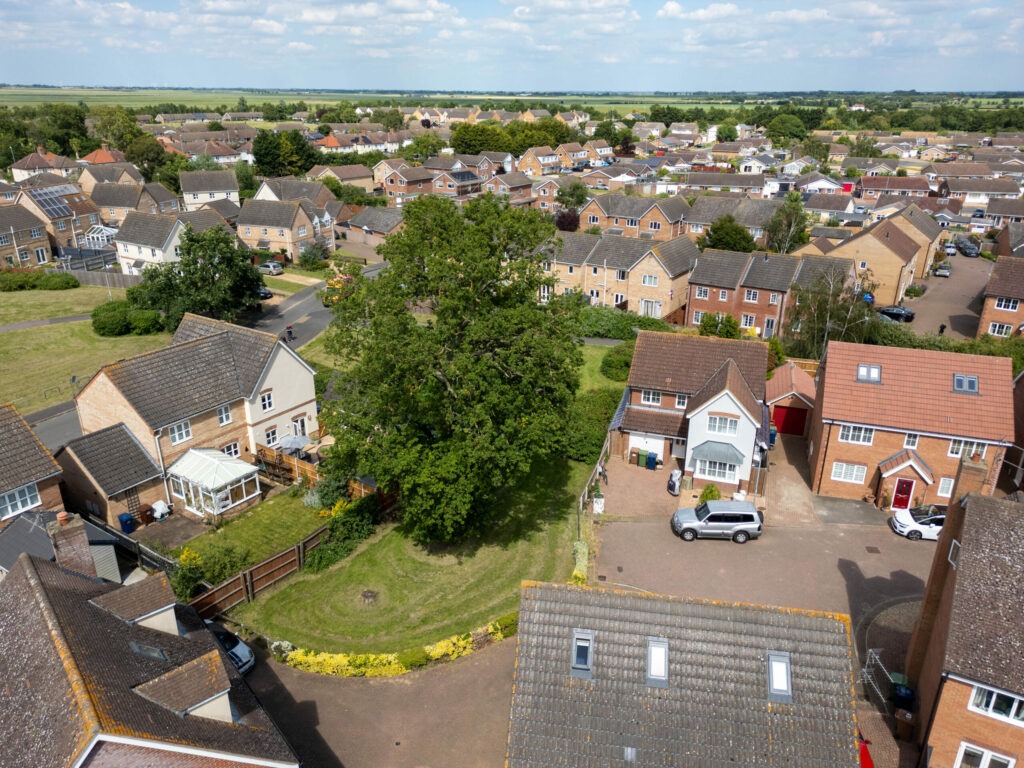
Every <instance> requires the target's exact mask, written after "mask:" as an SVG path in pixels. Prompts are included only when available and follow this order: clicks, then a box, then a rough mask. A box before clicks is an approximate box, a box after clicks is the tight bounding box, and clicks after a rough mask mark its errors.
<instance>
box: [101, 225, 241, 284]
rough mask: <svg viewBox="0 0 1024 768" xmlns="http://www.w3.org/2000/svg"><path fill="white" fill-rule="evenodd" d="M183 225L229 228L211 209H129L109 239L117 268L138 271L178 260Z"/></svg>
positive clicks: (130, 272) (203, 228)
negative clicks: (167, 211)
mask: <svg viewBox="0 0 1024 768" xmlns="http://www.w3.org/2000/svg"><path fill="white" fill-rule="evenodd" d="M186 225H187V226H191V227H192V230H193V231H194V232H195V233H196V234H202V233H203V232H205V231H206V230H208V229H211V228H212V227H224V228H225V229H228V231H230V229H229V228H228V226H227V223H226V222H225V221H224V219H223V218H221V216H220V215H219V214H218V213H217V212H216V211H212V210H199V211H188V212H183V213H178V214H176V215H168V214H157V213H139V212H136V211H129V212H128V214H127V215H126V216H125V217H124V221H123V222H122V223H121V228H120V229H119V230H118V232H117V235H116V236H115V237H114V240H113V243H114V247H115V248H116V249H117V261H118V263H119V264H120V265H121V271H122V272H123V273H124V274H126V275H141V274H142V271H143V270H144V269H145V268H146V267H155V266H159V265H161V264H166V263H167V262H171V261H178V259H179V253H178V252H179V248H180V245H181V236H182V234H183V233H184V231H185V227H186ZM232 234H233V233H232Z"/></svg>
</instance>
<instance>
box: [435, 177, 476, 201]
mask: <svg viewBox="0 0 1024 768" xmlns="http://www.w3.org/2000/svg"><path fill="white" fill-rule="evenodd" d="M483 181H484V180H483V179H482V178H480V177H479V176H477V175H476V174H475V173H473V172H472V171H442V172H441V173H438V174H436V175H435V176H434V180H433V182H432V183H431V194H434V195H441V196H443V197H467V196H469V195H475V194H478V193H479V192H480V190H481V189H482V188H483Z"/></svg>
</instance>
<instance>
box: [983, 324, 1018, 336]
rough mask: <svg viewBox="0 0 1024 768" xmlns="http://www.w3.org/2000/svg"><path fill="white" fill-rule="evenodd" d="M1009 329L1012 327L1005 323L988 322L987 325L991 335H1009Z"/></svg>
mask: <svg viewBox="0 0 1024 768" xmlns="http://www.w3.org/2000/svg"><path fill="white" fill-rule="evenodd" d="M1011 330H1013V329H1012V327H1011V326H1009V325H1007V324H1006V323H989V326H988V332H989V334H990V335H992V336H1009V335H1010V331H1011Z"/></svg>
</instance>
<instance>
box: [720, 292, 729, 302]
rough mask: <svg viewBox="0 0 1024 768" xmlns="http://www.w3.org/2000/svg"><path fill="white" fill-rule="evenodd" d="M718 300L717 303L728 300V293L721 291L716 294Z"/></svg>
mask: <svg viewBox="0 0 1024 768" xmlns="http://www.w3.org/2000/svg"><path fill="white" fill-rule="evenodd" d="M718 300H719V301H728V300H729V292H728V291H724V290H723V291H719V292H718Z"/></svg>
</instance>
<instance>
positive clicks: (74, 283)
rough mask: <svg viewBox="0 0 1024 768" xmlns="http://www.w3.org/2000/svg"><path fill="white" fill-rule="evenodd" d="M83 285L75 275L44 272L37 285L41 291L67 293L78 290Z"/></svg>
mask: <svg viewBox="0 0 1024 768" xmlns="http://www.w3.org/2000/svg"><path fill="white" fill-rule="evenodd" d="M79 285H81V283H79V282H78V278H77V277H75V276H74V275H69V274H68V273H67V272H44V273H43V274H42V275H41V276H40V277H39V279H38V282H37V283H36V288H38V289H39V290H40V291H66V290H69V289H71V288H77V287H78V286H79Z"/></svg>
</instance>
